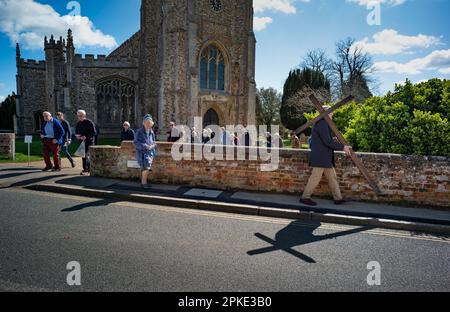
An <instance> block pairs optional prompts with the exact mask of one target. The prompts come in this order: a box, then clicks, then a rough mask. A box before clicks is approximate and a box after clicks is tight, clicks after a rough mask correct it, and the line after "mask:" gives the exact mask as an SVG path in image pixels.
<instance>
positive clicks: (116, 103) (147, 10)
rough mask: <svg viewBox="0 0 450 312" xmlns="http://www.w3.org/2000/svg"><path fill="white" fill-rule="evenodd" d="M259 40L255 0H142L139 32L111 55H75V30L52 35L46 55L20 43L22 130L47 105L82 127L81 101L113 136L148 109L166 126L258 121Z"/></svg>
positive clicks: (36, 122) (31, 126) (33, 127)
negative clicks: (35, 55) (32, 56)
mask: <svg viewBox="0 0 450 312" xmlns="http://www.w3.org/2000/svg"><path fill="white" fill-rule="evenodd" d="M118 22H119V21H118ZM120 22H121V23H124V22H125V23H126V21H120ZM255 46H256V40H255V35H254V32H253V1H252V0H142V3H141V27H140V30H139V31H138V32H137V33H135V34H134V35H132V36H131V37H130V38H129V39H128V40H127V41H126V42H124V43H123V44H122V45H121V46H119V47H118V48H117V49H116V50H114V51H113V52H112V53H111V54H109V55H107V56H106V55H98V56H97V57H95V56H94V55H91V54H86V55H84V56H82V55H80V54H76V51H75V47H74V38H73V34H72V32H71V30H69V31H68V33H67V38H62V37H60V38H54V37H53V36H50V37H49V38H47V37H46V38H45V39H44V50H45V61H35V60H24V59H23V58H21V53H20V47H19V45H17V48H16V49H17V52H16V62H17V116H18V120H17V126H18V128H17V132H18V134H20V135H24V134H33V133H36V132H37V131H39V130H40V127H41V122H42V112H44V111H50V112H52V113H56V112H58V111H61V112H64V113H65V114H66V117H67V119H68V120H69V121H70V122H71V123H72V125H74V123H75V122H76V120H75V119H76V111H77V110H78V109H84V110H86V111H87V113H88V118H90V119H92V120H93V121H94V122H95V123H96V124H97V125H98V127H99V128H100V132H101V133H102V134H103V135H110V136H114V135H117V134H118V133H119V132H120V128H121V124H122V122H123V121H129V122H130V123H131V124H132V127H134V128H137V127H140V126H141V121H142V117H143V116H144V115H145V114H147V113H150V114H152V115H153V116H154V119H155V121H156V123H157V125H158V127H159V129H160V130H161V133H164V131H165V130H166V129H167V127H168V124H169V123H170V122H171V121H175V122H176V123H177V124H182V125H188V126H193V123H194V118H195V117H202V118H203V122H204V126H208V125H212V124H215V125H219V126H227V125H238V124H242V125H253V124H255V122H256V116H255V110H256V84H255Z"/></svg>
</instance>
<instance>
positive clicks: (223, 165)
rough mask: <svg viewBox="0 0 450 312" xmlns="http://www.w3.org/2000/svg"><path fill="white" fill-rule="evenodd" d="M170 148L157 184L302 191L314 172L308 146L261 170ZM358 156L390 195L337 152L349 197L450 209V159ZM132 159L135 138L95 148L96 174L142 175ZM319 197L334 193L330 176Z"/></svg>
mask: <svg viewBox="0 0 450 312" xmlns="http://www.w3.org/2000/svg"><path fill="white" fill-rule="evenodd" d="M171 148H172V144H171V143H159V145H158V156H157V159H156V161H155V164H154V172H153V174H152V176H151V180H152V181H153V182H157V183H166V184H182V185H189V186H198V187H209V188H217V189H222V190H247V191H264V192H276V193H296V194H299V195H300V194H301V192H302V191H303V189H304V187H305V185H306V183H307V181H308V178H309V176H310V174H311V168H310V167H309V164H308V163H309V160H308V157H309V151H306V150H292V149H281V150H279V152H280V162H279V168H278V170H277V171H274V172H262V171H261V169H260V165H261V164H264V162H263V161H261V160H258V161H249V160H247V161H237V160H234V161H217V160H214V161H207V160H202V161H195V160H182V161H175V160H174V159H173V158H172V156H171ZM193 153H194V152H193V151H192V154H193ZM358 155H359V156H360V157H361V159H362V161H363V163H364V165H365V166H366V168H367V170H368V171H369V172H370V174H371V175H372V176H373V177H374V178H375V179H376V180H377V181H378V183H379V185H380V187H381V188H382V189H383V190H384V192H385V195H383V196H378V197H377V196H376V194H375V193H374V192H372V190H371V188H370V186H369V185H368V183H367V182H366V181H365V179H364V178H363V177H362V175H361V174H360V173H359V171H358V169H357V168H356V167H355V166H354V165H353V163H352V161H351V159H350V158H349V157H347V156H346V155H344V154H342V153H336V164H337V168H336V171H337V174H338V178H339V184H340V186H341V189H342V192H343V194H344V196H345V198H346V199H348V200H356V201H360V200H363V201H381V202H388V203H396V204H413V205H417V206H435V207H448V208H450V158H447V157H420V156H405V155H391V154H365V153H361V154H358ZM133 159H135V157H134V146H133V143H132V142H124V143H123V144H122V146H121V147H111V146H96V147H93V148H91V161H92V174H93V175H94V176H99V177H109V178H119V179H138V178H139V174H140V173H139V170H137V169H131V168H127V162H128V161H129V160H133ZM192 159H194V157H192ZM235 159H236V158H235ZM315 195H318V196H330V192H329V189H328V185H327V182H326V179H325V178H324V180H323V181H322V183H321V184H320V186H319V188H318V189H317V192H316V194H315Z"/></svg>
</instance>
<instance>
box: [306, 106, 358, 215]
mask: <svg viewBox="0 0 450 312" xmlns="http://www.w3.org/2000/svg"><path fill="white" fill-rule="evenodd" d="M329 109H330V107H324V110H329ZM329 116H330V118H332V116H333V115H332V114H330V115H329ZM310 148H311V156H310V166H311V167H312V168H313V171H312V175H311V177H310V178H309V181H308V184H307V185H306V188H305V191H304V193H303V196H302V198H301V199H300V202H301V203H303V204H305V205H308V206H316V205H317V203H316V202H314V201H313V200H312V199H311V196H312V194H313V193H314V190H315V189H316V188H317V186H318V185H319V183H320V181H321V180H322V176H323V174H324V173H325V176H326V177H327V179H328V185H329V186H330V189H331V192H332V193H333V197H334V203H335V204H336V205H341V204H343V203H344V202H345V201H344V200H343V198H342V194H341V190H340V188H339V183H338V181H337V176H336V171H335V169H334V167H335V166H336V164H335V159H334V152H335V151H345V153H347V154H348V155H350V153H351V147H350V146H347V145H344V144H341V143H340V142H339V141H338V140H337V139H336V138H334V136H333V135H332V130H331V128H330V126H329V125H328V123H327V122H326V121H325V119H323V118H322V119H320V120H319V121H318V122H317V123H316V124H315V125H314V127H313V130H312V135H311V139H310Z"/></svg>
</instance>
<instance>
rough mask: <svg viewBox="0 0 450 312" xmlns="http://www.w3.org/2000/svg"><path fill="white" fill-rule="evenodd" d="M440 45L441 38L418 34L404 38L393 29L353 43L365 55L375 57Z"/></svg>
mask: <svg viewBox="0 0 450 312" xmlns="http://www.w3.org/2000/svg"><path fill="white" fill-rule="evenodd" d="M440 43H441V38H438V37H435V36H427V35H422V34H418V35H417V36H405V35H401V34H399V33H398V31H396V30H394V29H385V30H383V31H381V32H378V33H376V34H375V35H373V37H372V40H370V39H369V38H368V37H366V38H364V39H363V40H361V41H358V42H356V43H355V45H357V46H359V47H362V48H363V49H364V50H365V51H366V52H367V53H370V54H373V55H377V54H382V55H392V54H400V53H405V52H409V51H410V50H412V49H416V48H429V47H431V46H434V45H438V44H440Z"/></svg>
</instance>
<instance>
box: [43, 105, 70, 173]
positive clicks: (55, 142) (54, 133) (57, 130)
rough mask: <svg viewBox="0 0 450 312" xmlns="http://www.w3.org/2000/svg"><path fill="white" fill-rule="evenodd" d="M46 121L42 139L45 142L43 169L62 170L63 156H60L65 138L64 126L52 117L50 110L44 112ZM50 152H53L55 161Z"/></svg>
mask: <svg viewBox="0 0 450 312" xmlns="http://www.w3.org/2000/svg"><path fill="white" fill-rule="evenodd" d="M43 117H44V123H43V124H42V131H41V139H42V143H43V155H44V160H45V168H44V169H43V171H49V170H52V171H61V157H60V156H59V146H60V145H61V144H62V142H63V139H64V128H63V127H62V126H61V123H60V122H59V121H58V120H56V119H55V118H53V117H52V114H50V113H49V112H44V113H43ZM50 152H51V153H52V154H53V163H54V166H53V165H52V161H51V160H50Z"/></svg>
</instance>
